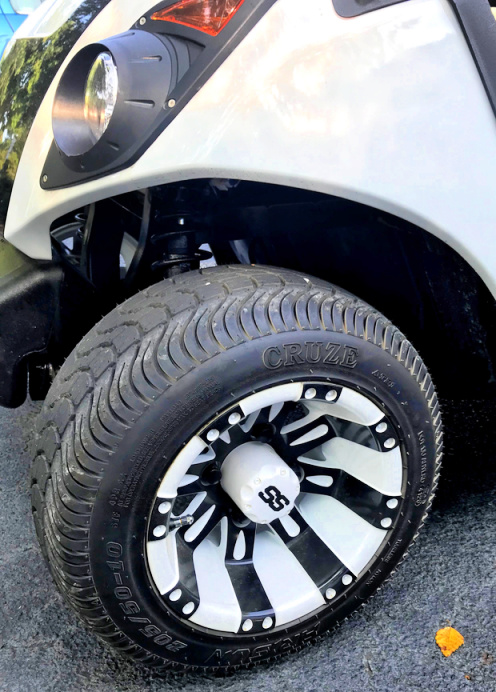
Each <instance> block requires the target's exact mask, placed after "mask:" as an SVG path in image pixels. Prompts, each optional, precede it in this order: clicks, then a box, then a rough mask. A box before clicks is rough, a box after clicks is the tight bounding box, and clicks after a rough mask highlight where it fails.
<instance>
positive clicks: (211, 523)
mask: <svg viewBox="0 0 496 692" xmlns="http://www.w3.org/2000/svg"><path fill="white" fill-rule="evenodd" d="M225 514H226V512H225V510H224V508H223V507H221V506H219V505H215V504H210V503H208V502H206V501H205V502H202V504H201V505H200V506H199V507H198V509H197V510H196V511H195V513H194V514H193V515H191V516H192V517H193V519H194V522H193V523H192V524H191V525H190V526H189V527H188V528H186V529H185V530H184V529H183V536H184V540H185V541H186V543H187V544H188V545H189V546H190V548H191V550H195V549H196V548H197V547H198V546H199V545H200V543H202V542H203V541H204V540H205V538H207V536H208V535H209V534H210V533H211V532H212V531H213V530H214V529H215V527H216V526H217V524H218V523H219V522H220V520H221V519H222V517H224V516H225Z"/></svg>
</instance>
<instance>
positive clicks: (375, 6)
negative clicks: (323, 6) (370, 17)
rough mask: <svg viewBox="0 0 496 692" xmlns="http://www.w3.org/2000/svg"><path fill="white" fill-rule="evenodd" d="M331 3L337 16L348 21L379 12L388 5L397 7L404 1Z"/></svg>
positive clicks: (345, 1) (381, 0)
mask: <svg viewBox="0 0 496 692" xmlns="http://www.w3.org/2000/svg"><path fill="white" fill-rule="evenodd" d="M333 2H334V9H335V10H336V12H337V13H338V14H339V16H340V17H345V18H346V19H349V18H351V17H359V16H360V15H361V14H366V13H367V12H373V11H374V10H381V9H382V8H383V7H389V5H397V4H398V3H400V2H406V0H333Z"/></svg>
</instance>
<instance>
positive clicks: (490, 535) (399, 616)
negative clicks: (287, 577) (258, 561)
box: [0, 402, 496, 692]
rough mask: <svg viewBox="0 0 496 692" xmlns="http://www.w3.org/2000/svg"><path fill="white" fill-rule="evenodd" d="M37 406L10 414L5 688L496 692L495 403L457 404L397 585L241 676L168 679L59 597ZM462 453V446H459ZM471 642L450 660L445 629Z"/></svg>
mask: <svg viewBox="0 0 496 692" xmlns="http://www.w3.org/2000/svg"><path fill="white" fill-rule="evenodd" d="M36 412H37V406H35V405H33V404H28V405H26V406H24V407H23V408H22V409H19V410H17V411H0V537H1V538H0V689H1V690H8V692H17V691H22V692H25V691H26V692H27V691H29V692H31V691H33V692H34V691H36V692H45V691H48V690H50V691H51V690H53V691H57V692H67V691H69V690H70V691H71V692H80V691H81V692H83V691H84V692H86V691H96V690H98V692H107V691H108V692H110V691H111V690H112V691H117V692H138V690H139V691H140V692H142V691H145V692H147V691H152V692H158V691H163V692H169V691H172V690H174V691H176V692H197V691H198V692H200V691H201V692H210V691H213V690H215V691H216V692H238V691H239V692H241V691H242V692H258V691H259V690H263V691H264V692H276V691H279V690H281V691H284V692H292V691H293V690H295V691H296V690H298V691H300V690H301V691H305V692H322V691H327V690H340V691H341V692H353V691H355V690H357V691H358V690H359V691H360V692H364V691H368V690H385V691H386V690H387V691H388V692H391V691H396V690H398V691H399V690H401V691H407V690H408V691H410V690H419V691H420V690H421V691H422V692H434V691H437V690H440V691H441V690H442V691H443V692H457V691H458V690H477V691H478V692H479V691H480V692H492V691H496V435H495V434H494V433H495V431H494V427H495V426H494V423H495V421H496V405H495V404H493V405H492V406H489V405H483V404H481V403H480V402H471V403H468V404H466V405H463V406H460V405H457V406H456V407H455V406H448V407H447V410H446V418H447V422H448V428H449V430H448V432H449V433H450V434H449V436H448V437H449V440H450V441H449V447H448V452H447V454H446V457H445V463H444V474H443V478H442V483H441V487H440V491H439V494H438V499H437V501H436V504H435V507H434V511H433V513H432V516H431V520H430V522H429V523H428V525H427V526H426V528H425V529H424V531H423V532H422V535H421V538H420V539H419V541H418V543H417V544H416V545H415V546H414V548H413V549H412V551H411V553H410V556H409V558H408V559H407V561H406V562H405V563H404V564H403V565H402V567H401V569H400V570H399V572H398V574H397V575H396V576H395V578H394V579H393V580H392V581H391V582H390V583H389V584H387V585H386V586H385V587H384V588H383V589H382V590H381V591H380V592H379V593H378V594H377V596H376V597H375V598H374V599H373V600H372V601H371V602H370V603H369V604H368V605H367V606H366V607H365V608H362V609H361V611H360V612H359V613H357V614H356V615H355V616H354V617H353V618H351V619H350V620H348V621H347V622H346V623H344V624H343V625H342V626H341V627H340V628H339V630H338V631H337V632H335V633H334V634H333V635H332V637H327V638H326V639H324V641H322V642H320V643H319V644H317V645H314V646H311V647H309V648H308V649H306V650H305V651H304V652H303V653H301V654H300V655H299V656H296V657H295V656H293V657H290V658H287V659H285V660H283V661H282V662H280V663H278V664H276V665H271V666H263V667H261V668H259V669H258V670H254V671H250V672H244V673H241V674H238V675H236V676H234V677H228V678H222V679H215V678H209V677H207V678H188V677H182V676H172V675H171V676H169V677H168V678H165V679H163V678H158V677H156V676H154V675H152V674H150V673H149V672H147V671H146V670H143V669H141V668H137V667H135V666H133V665H132V664H130V663H128V662H127V661H124V660H123V659H121V658H120V657H118V656H117V655H114V654H113V653H111V652H110V651H109V650H108V649H106V648H105V647H104V646H103V645H102V644H100V643H99V642H97V641H96V639H95V638H94V637H93V636H92V635H90V634H88V633H87V632H86V631H85V630H84V628H83V627H82V626H81V625H80V623H79V622H78V620H77V619H76V617H75V616H74V615H73V614H72V613H71V612H70V611H69V610H68V609H67V607H66V606H65V605H64V603H63V602H62V599H61V598H60V596H59V595H58V594H57V593H56V591H55V588H54V586H53V584H52V582H51V578H50V576H49V573H48V571H47V569H46V567H45V565H44V562H43V560H42V558H41V555H40V552H39V550H38V546H37V543H36V538H35V534H34V530H33V527H32V523H31V516H30V501H29V490H28V478H29V466H30V456H29V440H30V434H31V431H32V429H33V421H34V417H35V415H36ZM455 450H456V451H455ZM447 625H452V626H453V627H455V628H456V629H458V630H459V631H460V632H461V633H462V634H463V636H464V637H465V644H464V646H463V647H462V648H461V649H459V650H458V651H456V652H455V653H454V654H453V655H452V656H451V657H450V658H444V657H443V656H442V654H441V652H440V650H439V649H438V647H437V646H436V644H435V641H434V637H435V634H436V631H437V630H438V629H439V628H441V627H445V626H447Z"/></svg>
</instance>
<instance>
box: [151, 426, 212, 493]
mask: <svg viewBox="0 0 496 692" xmlns="http://www.w3.org/2000/svg"><path fill="white" fill-rule="evenodd" d="M206 446H207V445H206V443H205V442H204V441H203V440H202V439H201V438H200V437H198V435H197V436H196V437H193V438H192V439H191V440H190V441H189V442H188V444H187V445H186V446H185V447H184V448H183V449H182V450H181V451H180V452H179V454H178V455H177V457H176V458H175V460H174V463H173V464H172V465H171V467H170V468H169V469H168V471H167V473H166V474H165V478H164V480H163V481H162V483H161V485H160V488H159V490H158V493H157V496H158V497H163V498H164V499H168V498H173V497H176V495H177V489H178V487H179V484H180V482H181V480H182V479H183V478H184V476H185V475H186V473H187V472H188V470H189V468H190V466H192V465H193V464H194V463H195V461H196V460H197V458H198V456H199V455H200V454H201V453H202V452H203V451H204V450H205V448H206Z"/></svg>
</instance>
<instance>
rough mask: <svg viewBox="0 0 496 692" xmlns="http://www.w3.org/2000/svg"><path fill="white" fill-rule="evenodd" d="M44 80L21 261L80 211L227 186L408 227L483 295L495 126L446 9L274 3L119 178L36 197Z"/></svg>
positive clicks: (117, 22) (491, 257)
mask: <svg viewBox="0 0 496 692" xmlns="http://www.w3.org/2000/svg"><path fill="white" fill-rule="evenodd" d="M154 1H155V0H153V1H152V2H150V3H148V2H147V3H144V4H145V5H146V7H142V6H141V5H140V11H146V9H147V8H149V7H151V6H153V4H154ZM130 4H131V3H129V2H128V1H127V0H112V2H111V3H110V4H109V5H108V6H107V7H106V8H105V9H104V10H103V11H102V12H101V13H100V14H99V15H98V17H97V18H96V19H95V20H94V21H93V22H92V23H91V25H90V26H89V27H88V29H87V31H86V32H85V33H84V34H83V36H82V37H81V39H80V40H79V41H78V44H77V46H75V47H74V49H73V51H71V54H73V53H74V52H75V51H76V50H78V49H79V47H82V46H83V45H86V44H88V43H91V42H93V41H95V40H99V39H103V38H104V37H106V36H107V37H108V36H110V35H113V34H116V33H119V32H122V31H125V30H126V29H127V28H129V27H130V26H132V24H133V22H135V21H136V9H132V8H130ZM132 4H134V3H132ZM69 57H70V55H69ZM56 83H57V79H55V80H54V83H52V85H51V87H50V89H49V91H48V93H47V95H46V97H45V99H44V101H43V103H42V105H41V108H40V110H39V112H38V115H37V116H36V119H35V121H34V123H33V127H32V129H31V132H30V134H29V137H28V140H27V143H26V146H25V149H24V154H23V157H22V160H21V163H20V166H19V171H18V175H17V178H16V181H15V186H14V191H13V196H12V201H11V206H10V209H9V215H8V220H7V227H6V232H5V235H6V237H7V238H8V239H9V240H10V241H11V242H12V243H13V244H15V245H16V246H17V247H19V248H20V249H22V250H23V251H24V252H25V253H26V254H28V255H30V256H33V257H38V258H48V257H50V253H51V248H50V237H49V228H50V225H51V224H52V222H53V221H54V220H55V219H57V218H58V217H60V216H62V215H63V214H65V213H68V212H71V211H73V210H75V209H77V208H79V207H81V206H83V205H85V204H88V203H91V202H95V201H98V200H100V199H104V198H107V197H111V196H114V195H118V194H122V193H125V192H127V191H131V190H136V189H142V188H147V187H151V186H154V185H161V184H165V183H169V182H174V181H178V180H184V179H188V178H210V177H221V178H240V179H244V180H254V181H262V182H268V183H275V184H282V185H289V186H293V187H299V188H304V189H309V190H315V191H319V192H323V193H327V194H330V195H335V196H339V197H344V198H347V199H351V200H354V201H358V202H361V203H365V204H367V205H370V206H374V207H376V208H378V209H381V210H384V211H387V212H389V213H392V214H395V215H397V216H400V217H401V218H404V219H406V220H408V221H411V222H413V223H415V224H416V225H418V226H420V227H422V228H424V229H425V230H427V231H429V232H430V233H432V234H434V235H436V236H437V237H439V238H441V239H442V240H443V241H445V242H447V243H448V244H449V245H451V246H452V247H453V248H454V249H455V250H456V251H457V252H458V253H459V254H460V255H461V256H462V257H464V258H465V259H466V260H467V261H468V263H469V264H470V265H471V266H472V267H473V268H474V269H475V270H476V272H477V273H478V274H479V275H480V276H481V278H482V279H483V281H484V282H485V283H486V285H487V286H488V287H489V289H490V290H491V292H492V293H493V295H494V296H496V246H495V244H494V227H495V225H496V197H495V195H494V191H493V181H494V180H495V179H496V123H495V120H494V114H493V112H492V109H491V105H490V102H489V100H488V98H487V94H486V92H485V89H484V85H483V83H482V81H481V78H480V75H479V73H478V71H477V68H476V65H475V63H474V60H473V57H472V55H471V53H470V50H469V48H468V46H467V43H466V40H465V37H464V35H463V32H462V29H461V27H460V25H459V23H458V21H457V19H456V17H455V15H454V13H453V11H452V8H451V6H450V4H449V2H448V0H409V2H402V3H400V4H394V5H391V6H389V7H386V8H384V9H380V10H377V11H374V12H370V13H368V14H364V15H361V16H359V17H356V18H354V19H343V18H342V17H340V16H339V15H338V14H337V13H336V12H335V10H334V7H333V4H332V3H331V2H330V1H329V0H312V3H311V6H310V5H309V4H308V3H305V2H302V1H301V0H284V1H283V0H278V1H277V2H276V3H275V4H274V5H273V6H272V8H271V9H270V10H269V11H268V12H267V14H265V16H264V17H263V18H262V19H261V20H260V22H259V23H258V24H257V25H256V26H255V28H254V29H252V31H251V32H250V33H249V34H248V35H247V36H246V38H245V39H244V40H243V41H242V43H241V44H240V45H239V46H238V47H237V48H236V49H235V50H234V51H233V53H232V54H231V55H230V56H229V58H228V59H227V60H226V61H225V62H224V63H223V64H222V65H221V67H220V68H219V69H218V70H217V72H216V73H215V74H214V75H213V77H212V78H211V79H210V80H209V81H208V82H207V83H206V84H205V86H204V87H203V88H202V89H201V90H200V91H199V92H198V93H197V94H196V96H195V97H194V98H193V99H192V100H191V101H190V102H189V103H188V105H187V106H186V107H185V108H184V110H183V111H182V112H181V113H180V114H179V115H178V117H177V118H176V119H175V120H174V121H173V122H172V123H171V124H170V125H169V126H168V127H167V129H165V130H164V131H163V132H162V134H160V136H159V137H158V138H157V139H156V140H155V141H154V143H153V144H152V145H151V146H150V147H149V148H148V150H147V151H146V152H145V153H144V154H143V155H142V156H141V158H140V159H139V160H138V161H137V162H136V163H135V164H134V165H133V166H131V167H130V168H128V169H126V170H122V171H120V172H117V173H114V174H111V175H108V176H106V177H103V178H101V179H98V180H94V181H91V182H87V183H84V184H81V185H77V186H74V187H69V188H66V189H61V190H53V191H44V190H42V189H41V187H40V184H39V181H40V176H41V174H42V171H43V165H44V163H45V160H46V156H47V154H48V151H49V148H50V146H51V141H52V132H51V109H52V103H53V95H54V91H55V88H56Z"/></svg>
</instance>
